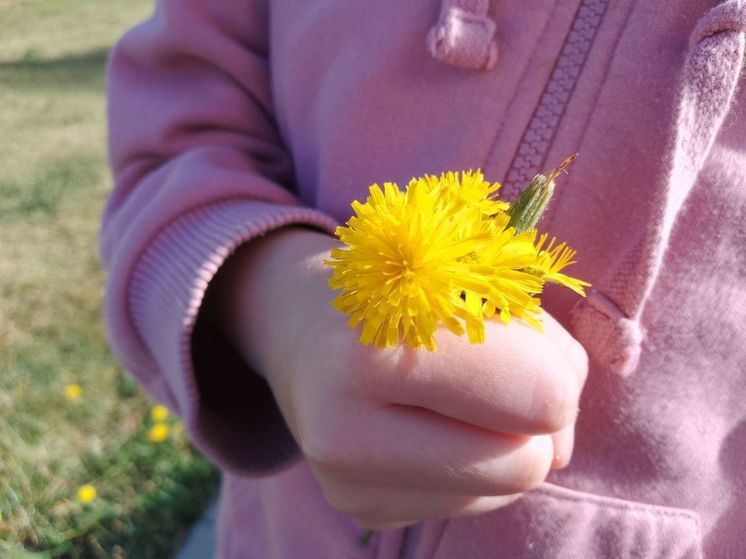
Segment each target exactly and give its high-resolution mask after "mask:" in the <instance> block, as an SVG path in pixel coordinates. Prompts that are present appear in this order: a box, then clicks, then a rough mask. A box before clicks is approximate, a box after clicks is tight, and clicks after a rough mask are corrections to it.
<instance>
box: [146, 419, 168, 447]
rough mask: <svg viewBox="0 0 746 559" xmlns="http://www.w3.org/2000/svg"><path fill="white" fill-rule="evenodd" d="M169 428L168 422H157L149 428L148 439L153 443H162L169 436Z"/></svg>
mask: <svg viewBox="0 0 746 559" xmlns="http://www.w3.org/2000/svg"><path fill="white" fill-rule="evenodd" d="M168 434H169V428H168V425H167V424H166V423H156V424H155V425H153V426H152V427H151V428H150V429H148V440H149V441H150V442H151V443H162V442H163V441H165V440H166V439H167V438H168Z"/></svg>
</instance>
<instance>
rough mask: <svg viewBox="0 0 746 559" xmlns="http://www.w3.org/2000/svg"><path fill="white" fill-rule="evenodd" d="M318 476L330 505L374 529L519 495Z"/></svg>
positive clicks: (479, 509)
mask: <svg viewBox="0 0 746 559" xmlns="http://www.w3.org/2000/svg"><path fill="white" fill-rule="evenodd" d="M318 480H319V483H320V485H321V487H322V489H323V491H324V496H325V498H326V500H327V501H328V502H329V504H330V505H331V506H332V507H333V508H335V509H336V510H338V511H340V512H343V513H345V514H347V515H348V516H351V517H352V518H353V519H354V520H355V521H356V522H357V523H358V524H360V525H361V526H362V527H364V528H368V529H373V530H390V529H394V528H400V527H403V526H408V525H411V524H415V523H417V522H422V521H423V520H430V519H433V518H452V517H457V516H469V515H475V514H482V513H485V512H489V511H492V510H495V509H498V508H500V507H503V506H505V505H508V504H510V503H512V502H513V501H515V500H516V499H517V498H518V497H519V496H520V494H517V495H504V496H499V497H494V496H491V497H475V496H470V495H453V494H448V493H439V492H431V491H423V490H417V489H404V488H399V487H391V486H380V485H376V486H368V485H362V484H359V483H353V482H350V481H348V480H344V479H340V478H335V477H329V476H324V475H323V474H322V475H319V476H318Z"/></svg>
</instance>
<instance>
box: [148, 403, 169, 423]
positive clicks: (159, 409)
mask: <svg viewBox="0 0 746 559" xmlns="http://www.w3.org/2000/svg"><path fill="white" fill-rule="evenodd" d="M150 418H151V419H152V420H153V421H155V422H162V421H166V419H168V408H167V407H166V406H162V405H160V404H158V405H156V406H153V407H152V408H151V409H150Z"/></svg>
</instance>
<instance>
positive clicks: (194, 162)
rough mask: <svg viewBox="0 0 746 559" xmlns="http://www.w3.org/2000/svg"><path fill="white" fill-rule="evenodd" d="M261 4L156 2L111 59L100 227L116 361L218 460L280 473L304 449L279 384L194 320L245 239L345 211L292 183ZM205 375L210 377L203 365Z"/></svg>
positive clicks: (323, 224) (249, 471)
mask: <svg viewBox="0 0 746 559" xmlns="http://www.w3.org/2000/svg"><path fill="white" fill-rule="evenodd" d="M267 27H268V25H267V11H266V5H265V3H264V2H263V1H261V2H260V1H253V0H220V1H219V2H213V1H210V0H159V1H158V3H157V6H156V9H155V12H154V14H153V16H152V17H151V18H150V19H149V20H147V21H146V22H144V23H142V24H140V25H138V26H137V27H135V28H133V29H131V30H130V31H129V32H127V33H126V34H125V35H124V36H123V37H122V38H121V39H120V40H119V42H118V43H117V44H116V46H115V48H114V50H113V52H112V55H111V57H110V60H109V65H108V68H107V95H108V119H109V156H110V164H111V168H112V172H113V175H114V182H115V185H114V190H113V192H112V194H111V195H110V198H109V200H108V203H107V206H106V209H105V212H104V217H103V223H102V230H101V254H102V259H103V262H104V265H105V267H106V270H107V285H106V293H105V303H104V304H105V310H104V316H105V323H106V328H107V335H108V338H109V341H110V344H111V346H112V349H113V351H114V353H115V356H116V358H117V359H118V360H119V361H120V362H121V363H122V365H123V366H124V367H125V369H127V370H128V371H129V372H130V373H131V374H132V375H133V376H134V377H135V378H136V379H137V380H138V381H139V382H140V383H141V384H142V385H143V386H144V387H145V388H146V390H147V391H148V392H149V393H150V394H151V395H152V396H154V397H155V398H156V399H158V400H160V401H163V402H165V403H167V404H168V405H169V406H170V407H171V408H172V409H173V410H174V411H175V412H176V413H177V414H179V415H180V416H182V418H183V419H184V424H185V427H186V429H187V431H188V432H189V433H190V435H191V437H192V439H193V440H194V442H195V444H196V445H197V446H198V448H200V450H202V451H203V452H204V453H205V454H206V455H207V456H208V457H210V458H211V459H212V460H213V461H214V462H215V463H216V464H217V465H218V466H220V467H221V468H223V469H225V470H228V471H232V472H234V473H238V474H244V475H257V474H262V473H267V472H270V471H272V470H275V469H277V468H278V467H280V466H281V465H283V464H284V463H285V462H286V461H287V460H289V459H290V458H292V457H293V456H294V455H295V454H296V453H297V447H296V445H295V443H294V441H293V439H292V436H291V435H290V433H289V431H288V430H287V427H286V426H285V424H284V421H283V419H282V416H281V415H280V413H279V411H278V409H277V406H276V404H275V403H274V399H273V398H272V395H271V392H270V391H269V389H268V387H267V385H266V383H264V382H263V381H262V380H261V379H260V377H259V376H258V375H255V374H253V373H252V372H251V371H250V370H248V369H247V367H246V365H245V364H244V363H242V361H241V360H240V359H238V358H237V356H236V355H235V353H234V352H233V351H232V349H231V348H230V346H229V345H228V344H227V343H225V341H224V340H223V339H221V337H220V336H218V335H217V334H216V333H215V332H212V331H211V330H210V327H209V325H207V324H205V321H203V320H197V318H198V314H199V310H200V305H201V303H202V301H203V298H204V296H205V292H206V289H207V287H208V285H209V283H210V281H211V279H212V278H213V276H214V275H215V273H216V272H217V270H218V269H219V267H220V266H221V264H222V263H223V262H224V261H225V259H226V258H227V257H228V256H229V255H230V254H231V253H232V252H233V251H234V250H235V249H236V248H237V247H238V246H239V245H241V244H242V243H246V242H247V241H249V240H250V239H252V238H254V237H256V236H257V235H263V234H265V233H267V232H268V231H271V230H274V229H277V228H279V227H283V226H286V225H292V224H296V225H298V224H300V225H307V226H311V227H314V228H317V229H320V230H322V231H328V232H331V231H332V230H333V228H334V226H335V221H334V220H333V219H332V218H331V217H329V216H327V215H325V214H323V213H321V212H319V211H317V210H314V209H312V208H308V207H303V206H302V205H301V204H300V203H299V201H298V200H297V199H296V197H295V196H294V195H293V193H292V184H293V175H292V162H291V160H290V157H289V155H288V153H287V152H286V150H285V148H284V147H283V145H282V141H281V138H280V135H279V132H278V129H277V126H276V123H275V120H274V118H273V107H272V99H271V94H270V83H269V69H268V62H267ZM197 373H199V374H197Z"/></svg>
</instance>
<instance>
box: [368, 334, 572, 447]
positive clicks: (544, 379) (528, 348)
mask: <svg viewBox="0 0 746 559" xmlns="http://www.w3.org/2000/svg"><path fill="white" fill-rule="evenodd" d="M487 327H488V332H487V340H488V342H487V343H485V344H483V345H469V344H468V342H467V341H466V340H465V339H463V338H458V337H455V336H452V335H448V334H446V335H443V336H440V338H439V344H440V346H441V349H440V351H438V352H435V353H428V352H424V351H416V350H408V349H406V348H405V349H403V350H401V351H399V352H398V353H397V354H396V356H397V357H396V359H397V361H396V363H394V364H393V365H391V364H389V366H382V367H373V368H370V369H369V370H368V371H362V375H363V383H364V384H365V388H366V390H367V391H368V393H369V394H370V395H372V396H373V397H374V398H376V399H379V400H381V401H383V402H387V401H388V402H392V403H398V404H404V405H409V406H418V407H423V408H427V409H430V410H433V411H435V412H438V413H440V414H443V415H447V416H449V417H452V418H454V419H457V420H460V421H465V422H467V423H471V424H473V425H477V426H479V427H482V428H484V429H489V430H491V431H495V432H502V433H523V434H548V433H553V432H555V431H558V430H559V429H561V428H563V427H564V426H565V425H567V424H568V423H570V422H572V421H573V420H574V418H575V415H576V413H577V406H578V399H579V396H580V388H581V385H580V383H579V380H578V377H579V374H578V371H577V370H576V365H575V364H573V363H571V362H570V361H569V360H568V358H567V357H566V356H565V352H564V351H563V350H562V349H561V348H560V347H559V346H557V344H556V343H555V342H554V341H552V339H551V338H549V337H548V336H545V335H543V334H541V333H540V332H537V331H536V330H534V329H532V328H530V327H529V326H527V325H524V324H520V323H517V322H514V323H511V324H509V325H504V324H498V323H490V324H488V325H487Z"/></svg>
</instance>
